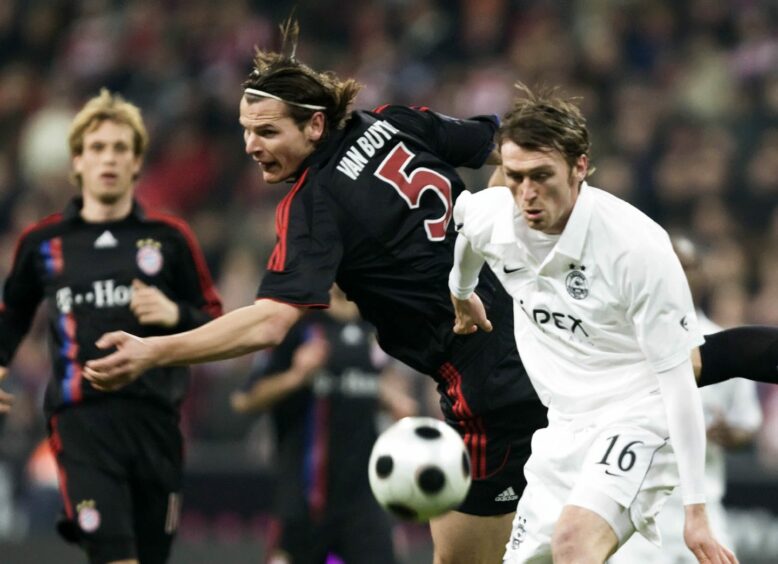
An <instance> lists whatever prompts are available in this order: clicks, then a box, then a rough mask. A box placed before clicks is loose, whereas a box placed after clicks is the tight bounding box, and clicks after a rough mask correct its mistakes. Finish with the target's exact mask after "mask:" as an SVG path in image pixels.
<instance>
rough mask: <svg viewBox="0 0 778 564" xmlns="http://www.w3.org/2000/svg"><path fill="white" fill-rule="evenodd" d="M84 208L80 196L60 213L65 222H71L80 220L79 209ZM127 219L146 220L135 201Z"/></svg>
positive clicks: (144, 213)
mask: <svg viewBox="0 0 778 564" xmlns="http://www.w3.org/2000/svg"><path fill="white" fill-rule="evenodd" d="M83 207H84V199H83V198H82V197H81V196H76V197H74V198H72V199H71V200H70V202H68V205H67V206H66V207H65V211H64V212H63V213H62V216H63V218H64V219H65V220H73V219H80V218H81V208H83ZM127 217H134V218H135V219H138V220H141V221H143V220H144V219H145V218H146V212H144V211H143V207H142V206H141V205H140V204H139V203H138V201H137V200H135V199H133V200H132V210H131V211H130V215H128V216H127ZM127 217H124V218H122V219H119V220H117V221H124V220H125V219H127Z"/></svg>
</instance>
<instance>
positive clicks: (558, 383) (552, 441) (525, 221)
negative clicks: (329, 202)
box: [449, 87, 736, 563]
mask: <svg viewBox="0 0 778 564" xmlns="http://www.w3.org/2000/svg"><path fill="white" fill-rule="evenodd" d="M522 91H523V93H524V96H522V97H520V98H519V99H517V101H516V103H515V105H514V108H513V109H512V110H511V111H510V112H509V113H508V115H507V116H506V117H505V120H504V122H503V124H502V126H501V128H500V132H499V134H498V142H499V145H500V153H501V156H502V173H503V175H504V177H505V182H506V184H507V187H495V188H490V189H488V190H484V191H482V192H479V193H477V194H472V195H471V194H468V193H464V194H463V195H462V196H460V198H459V199H458V200H457V204H456V207H455V210H454V219H455V221H456V223H457V227H458V228H459V238H458V240H457V244H456V251H455V252H456V257H455V264H454V268H453V269H452V271H451V277H450V280H449V287H450V289H451V292H452V299H453V301H454V306H455V310H456V314H457V318H456V323H455V327H454V330H455V332H457V333H463V334H467V333H471V332H474V331H475V330H477V328H478V327H480V328H482V329H484V330H487V331H488V330H491V324H490V322H489V321H488V320H487V319H486V316H485V314H484V310H483V307H482V306H481V303H480V300H479V298H478V296H477V295H476V294H474V293H473V289H474V288H475V285H476V282H477V275H478V272H479V271H480V269H481V267H482V265H483V263H484V262H487V263H488V265H489V267H490V268H491V269H492V270H493V271H494V272H495V273H496V274H497V276H498V277H499V279H500V281H501V282H502V284H503V285H504V286H505V288H506V290H507V291H508V292H509V293H510V294H511V295H512V296H513V298H514V318H515V320H514V326H515V336H516V341H517V343H518V347H519V352H520V354H521V356H522V359H523V360H524V363H525V366H526V368H527V372H528V374H529V376H530V378H531V380H532V383H533V385H534V386H535V388H536V390H537V392H538V395H539V396H540V399H541V401H542V402H543V403H544V404H545V405H546V406H548V408H549V413H548V417H549V426H548V427H547V428H545V429H541V430H539V431H537V432H536V433H535V435H534V436H533V439H532V455H531V457H530V459H529V461H528V462H527V464H526V466H525V469H524V471H525V475H526V478H527V488H526V490H525V491H524V494H523V496H522V497H521V499H520V500H519V505H518V508H517V512H516V517H515V519H514V522H513V530H512V533H511V538H510V539H509V540H508V543H507V546H506V553H505V557H504V560H505V562H511V563H513V562H515V563H518V562H550V561H551V560H552V558H553V561H554V562H556V563H564V562H603V561H604V560H605V559H606V558H607V557H608V556H609V555H610V554H612V553H613V551H614V550H616V548H617V547H618V546H619V545H620V544H622V543H623V542H624V541H625V540H626V539H627V538H629V536H630V535H632V533H633V532H635V531H638V532H639V533H641V534H642V535H643V536H645V537H646V538H648V539H650V540H653V541H656V542H658V535H657V532H656V526H655V521H654V519H655V517H656V515H657V513H658V512H659V509H660V508H661V506H662V504H663V502H664V500H665V499H666V498H667V496H668V495H669V494H670V492H671V491H672V489H673V487H674V486H675V485H676V484H677V482H678V478H679V476H680V483H681V490H682V494H683V500H684V504H685V528H684V537H685V540H686V543H687V545H688V546H689V548H690V549H691V550H692V551H693V552H694V553H695V555H696V556H697V558H698V560H699V561H701V562H715V563H719V562H735V561H736V560H735V558H734V555H732V553H731V552H730V551H729V550H727V549H726V548H724V547H722V546H721V545H720V544H719V543H718V542H717V541H716V540H715V538H714V537H713V535H712V533H711V531H710V527H709V526H708V521H707V516H706V511H705V493H704V490H705V487H704V486H705V482H704V468H703V461H704V457H705V425H704V421H703V414H702V405H701V402H700V396H699V392H698V391H697V387H696V385H695V381H694V374H693V370H692V365H691V362H690V360H689V358H690V351H691V350H692V349H693V348H694V347H695V346H697V345H699V344H701V343H702V342H703V338H702V336H701V333H700V331H699V328H698V326H697V318H696V316H695V312H694V306H693V304H692V300H691V295H690V292H689V286H688V284H687V282H686V279H685V277H684V274H683V271H682V269H681V266H680V264H679V262H678V259H677V257H676V256H675V254H674V253H673V250H672V246H671V244H670V240H669V238H668V236H667V234H666V233H665V231H664V230H663V229H662V228H661V227H659V226H658V225H657V224H656V223H654V222H653V221H651V220H650V219H649V218H648V217H646V216H645V215H644V214H643V213H641V212H640V211H638V210H637V209H636V208H634V207H632V206H631V205H629V204H627V203H626V202H624V201H622V200H619V199H618V198H616V197H614V196H611V195H610V194H608V193H606V192H604V191H602V190H599V189H597V188H594V187H592V186H589V185H588V184H587V183H586V182H585V178H586V176H587V174H588V173H589V172H590V171H589V160H588V154H589V139H588V131H587V129H586V122H585V120H584V118H583V117H582V116H581V113H580V111H579V109H578V108H577V107H576V106H575V105H574V104H572V103H570V102H568V101H565V100H563V99H560V98H558V97H556V96H555V95H554V94H553V93H549V94H544V95H541V96H536V95H534V94H533V93H531V92H530V91H529V90H528V89H526V88H524V87H522ZM671 444H672V446H671ZM673 449H674V450H675V455H673ZM676 462H677V467H676Z"/></svg>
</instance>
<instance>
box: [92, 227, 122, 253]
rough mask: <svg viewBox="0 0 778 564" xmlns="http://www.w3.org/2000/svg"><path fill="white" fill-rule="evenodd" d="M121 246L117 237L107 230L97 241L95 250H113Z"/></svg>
mask: <svg viewBox="0 0 778 564" xmlns="http://www.w3.org/2000/svg"><path fill="white" fill-rule="evenodd" d="M118 244H119V241H117V240H116V237H114V236H113V234H112V233H111V232H110V231H108V230H107V229H106V230H105V231H103V234H102V235H100V236H99V237H98V238H97V239H95V249H112V248H113V247H115V246H116V245H118Z"/></svg>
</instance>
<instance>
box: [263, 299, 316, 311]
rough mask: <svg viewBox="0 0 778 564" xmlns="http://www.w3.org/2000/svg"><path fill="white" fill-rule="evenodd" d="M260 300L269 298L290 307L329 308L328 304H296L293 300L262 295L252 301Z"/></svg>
mask: <svg viewBox="0 0 778 564" xmlns="http://www.w3.org/2000/svg"><path fill="white" fill-rule="evenodd" d="M260 300H270V301H271V302H276V303H277V304H284V305H288V306H292V307H307V308H311V309H329V308H330V305H329V304H298V303H293V302H286V301H284V300H279V299H278V298H264V297H262V298H257V299H256V300H254V303H257V302H258V301H260Z"/></svg>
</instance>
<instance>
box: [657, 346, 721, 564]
mask: <svg viewBox="0 0 778 564" xmlns="http://www.w3.org/2000/svg"><path fill="white" fill-rule="evenodd" d="M657 379H658V381H659V388H660V390H661V393H662V401H663V402H664V405H665V412H666V414H667V427H668V431H669V433H670V440H671V442H672V445H673V451H674V452H675V459H676V462H677V464H678V474H679V476H680V479H681V495H682V497H683V503H684V510H685V517H686V518H685V523H684V540H685V541H686V545H687V546H688V547H689V549H690V550H691V551H692V552H693V553H694V555H695V556H696V557H697V559H698V560H699V561H700V562H706V561H712V562H735V561H736V560H735V557H734V555H733V554H732V553H731V552H730V551H729V550H728V549H726V548H725V547H723V546H721V545H720V544H719V543H718V541H716V539H715V538H714V536H713V533H712V532H711V529H710V526H709V524H708V518H707V513H706V511H705V420H704V416H703V412H702V400H701V399H700V394H699V391H697V386H696V384H695V381H694V372H693V369H692V365H691V361H689V360H687V361H684V362H682V363H681V364H679V365H678V366H676V367H674V368H671V369H670V370H666V371H663V372H659V373H658V374H657Z"/></svg>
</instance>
